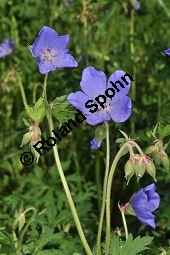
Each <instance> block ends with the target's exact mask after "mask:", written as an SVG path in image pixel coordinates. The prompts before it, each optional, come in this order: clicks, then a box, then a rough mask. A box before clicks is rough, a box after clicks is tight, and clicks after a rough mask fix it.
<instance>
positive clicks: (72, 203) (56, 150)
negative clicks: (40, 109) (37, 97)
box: [44, 75, 93, 255]
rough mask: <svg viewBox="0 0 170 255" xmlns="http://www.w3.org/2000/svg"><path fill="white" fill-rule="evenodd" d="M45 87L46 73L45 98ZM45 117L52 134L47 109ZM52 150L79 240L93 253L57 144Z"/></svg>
mask: <svg viewBox="0 0 170 255" xmlns="http://www.w3.org/2000/svg"><path fill="white" fill-rule="evenodd" d="M46 87H47V75H46V76H45V81H44V96H45V98H46V100H47V97H46ZM46 117H47V121H48V125H49V129H50V134H51V136H53V133H52V130H54V124H53V120H52V117H51V115H50V113H49V111H48V110H47V114H46ZM53 152H54V158H55V162H56V165H57V168H58V171H59V175H60V178H61V181H62V184H63V187H64V190H65V193H66V197H67V200H68V203H69V206H70V209H71V212H72V216H73V219H74V222H75V225H76V227H77V231H78V234H79V236H80V239H81V242H82V244H83V247H84V249H85V251H86V253H87V254H88V255H93V253H92V252H91V249H90V247H89V245H88V243H87V240H86V238H85V235H84V232H83V229H82V227H81V224H80V220H79V217H78V214H77V211H76V208H75V205H74V202H73V199H72V196H71V192H70V190H69V187H68V184H67V181H66V178H65V175H64V171H63V168H62V165H61V161H60V158H59V154H58V148H57V144H56V145H55V146H53Z"/></svg>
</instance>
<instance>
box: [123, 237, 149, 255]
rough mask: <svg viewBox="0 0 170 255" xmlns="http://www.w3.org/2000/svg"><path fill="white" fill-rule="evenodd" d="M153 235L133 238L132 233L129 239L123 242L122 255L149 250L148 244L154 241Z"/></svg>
mask: <svg viewBox="0 0 170 255" xmlns="http://www.w3.org/2000/svg"><path fill="white" fill-rule="evenodd" d="M152 240H153V237H150V236H145V237H142V238H141V237H140V236H138V237H136V238H135V239H134V240H133V236H132V234H130V235H129V238H128V240H127V241H126V242H125V243H124V244H123V246H122V248H121V249H120V255H129V254H130V255H137V254H139V252H141V251H144V250H147V249H148V247H147V246H148V245H149V244H150V243H151V242H152Z"/></svg>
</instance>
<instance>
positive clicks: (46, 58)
mask: <svg viewBox="0 0 170 255" xmlns="http://www.w3.org/2000/svg"><path fill="white" fill-rule="evenodd" d="M53 57H54V55H53V54H52V52H51V50H50V49H46V50H44V51H43V59H44V61H48V62H51V61H52V60H53Z"/></svg>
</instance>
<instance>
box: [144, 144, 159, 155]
mask: <svg viewBox="0 0 170 255" xmlns="http://www.w3.org/2000/svg"><path fill="white" fill-rule="evenodd" d="M157 152H158V150H157V146H155V145H152V146H149V147H148V148H147V150H146V154H155V153H157Z"/></svg>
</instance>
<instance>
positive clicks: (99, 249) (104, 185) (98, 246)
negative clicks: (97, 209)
mask: <svg viewBox="0 0 170 255" xmlns="http://www.w3.org/2000/svg"><path fill="white" fill-rule="evenodd" d="M105 126H106V169H105V176H104V183H103V198H102V207H101V213H100V220H99V228H98V234H97V255H101V254H102V253H101V234H102V226H103V220H104V212H105V203H106V188H107V180H108V175H109V162H110V141H109V124H108V122H105Z"/></svg>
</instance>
